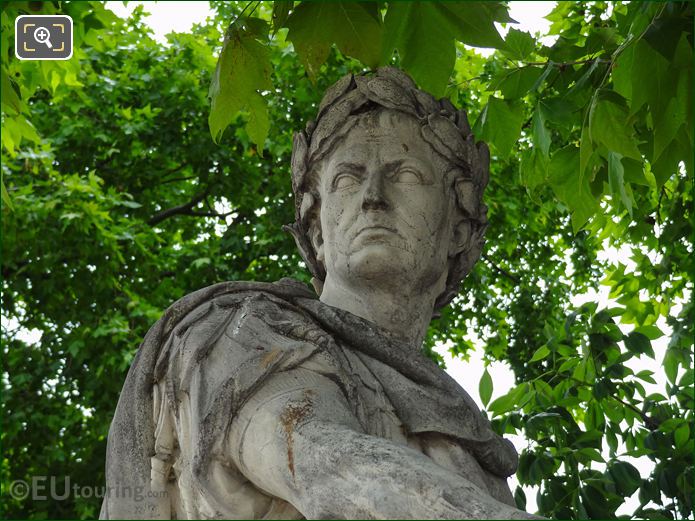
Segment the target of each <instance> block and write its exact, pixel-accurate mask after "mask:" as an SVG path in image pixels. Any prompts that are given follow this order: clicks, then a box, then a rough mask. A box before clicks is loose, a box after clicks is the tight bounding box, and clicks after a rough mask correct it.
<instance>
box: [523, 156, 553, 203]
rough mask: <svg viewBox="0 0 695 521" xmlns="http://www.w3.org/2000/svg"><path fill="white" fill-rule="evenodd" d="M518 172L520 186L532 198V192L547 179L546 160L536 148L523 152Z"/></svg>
mask: <svg viewBox="0 0 695 521" xmlns="http://www.w3.org/2000/svg"><path fill="white" fill-rule="evenodd" d="M519 172H520V174H521V184H522V185H524V186H525V187H526V188H527V189H528V190H529V193H531V194H532V197H533V190H534V189H535V188H536V187H537V186H539V185H541V184H543V183H545V182H546V179H547V177H548V158H547V157H545V156H544V155H543V154H542V153H541V151H540V150H539V149H537V148H530V149H528V150H524V151H523V153H522V155H521V161H520V162H519Z"/></svg>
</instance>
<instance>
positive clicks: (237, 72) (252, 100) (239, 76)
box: [208, 29, 272, 151]
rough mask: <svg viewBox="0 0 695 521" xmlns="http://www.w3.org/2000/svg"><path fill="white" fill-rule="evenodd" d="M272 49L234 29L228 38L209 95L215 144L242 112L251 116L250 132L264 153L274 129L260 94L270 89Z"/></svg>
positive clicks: (247, 126) (211, 128)
mask: <svg viewBox="0 0 695 521" xmlns="http://www.w3.org/2000/svg"><path fill="white" fill-rule="evenodd" d="M270 70H271V66H270V54H269V51H268V47H267V46H266V45H265V44H263V43H261V42H259V41H258V40H257V39H256V38H255V36H252V35H251V33H250V32H248V31H244V30H237V29H234V30H232V31H230V34H228V36H227V37H226V38H225V43H224V46H223V48H222V52H221V53H220V58H219V60H218V62H217V68H216V70H215V74H214V76H213V79H212V82H211V84H210V92H209V94H208V96H209V98H210V102H211V109H210V116H209V117H208V124H209V126H210V134H211V135H212V138H213V140H214V141H215V143H219V142H220V139H221V138H222V133H223V132H224V130H225V128H227V126H229V124H230V123H231V122H232V120H233V119H234V118H235V117H236V115H237V114H238V113H239V112H240V111H248V112H249V113H250V115H249V119H248V122H247V124H246V130H247V132H248V134H249V137H250V138H251V140H252V141H253V142H254V143H256V145H257V146H258V148H259V150H261V151H262V150H263V144H264V142H265V138H266V136H267V135H268V131H269V129H270V122H269V119H268V107H267V104H266V102H265V100H264V99H263V96H261V94H260V92H259V91H262V90H270V89H271V88H272V84H271V81H270Z"/></svg>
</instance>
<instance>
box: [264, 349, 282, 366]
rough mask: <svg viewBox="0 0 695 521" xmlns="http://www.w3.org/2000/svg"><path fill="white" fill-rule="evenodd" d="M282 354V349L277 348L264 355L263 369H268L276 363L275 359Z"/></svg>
mask: <svg viewBox="0 0 695 521" xmlns="http://www.w3.org/2000/svg"><path fill="white" fill-rule="evenodd" d="M281 353H282V349H279V348H277V347H276V348H275V349H272V350H271V351H270V353H268V354H266V355H264V356H263V358H261V366H262V367H263V369H265V368H267V367H268V366H269V365H270V364H272V363H273V362H274V361H275V359H276V358H277V357H278V356H280V354H281Z"/></svg>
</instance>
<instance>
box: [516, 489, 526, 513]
mask: <svg viewBox="0 0 695 521" xmlns="http://www.w3.org/2000/svg"><path fill="white" fill-rule="evenodd" d="M514 503H516V508H518V509H519V510H524V511H525V510H526V494H525V493H524V489H523V488H521V487H520V486H517V487H516V490H515V491H514Z"/></svg>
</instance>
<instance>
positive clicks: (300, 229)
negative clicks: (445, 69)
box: [285, 67, 490, 310]
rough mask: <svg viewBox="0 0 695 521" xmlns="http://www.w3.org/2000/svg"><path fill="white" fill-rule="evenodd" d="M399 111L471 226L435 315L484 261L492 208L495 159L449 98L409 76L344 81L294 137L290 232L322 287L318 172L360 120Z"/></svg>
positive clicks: (394, 72)
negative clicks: (448, 180)
mask: <svg viewBox="0 0 695 521" xmlns="http://www.w3.org/2000/svg"><path fill="white" fill-rule="evenodd" d="M382 108H385V109H387V110H392V111H396V112H402V113H405V114H408V115H409V116H411V117H414V118H415V119H416V120H417V121H418V122H419V124H420V128H421V132H422V137H423V139H424V140H425V141H426V142H427V143H428V144H429V145H430V146H431V147H432V148H433V150H435V151H436V152H437V153H438V154H439V155H440V156H442V157H443V158H444V159H445V160H446V161H447V162H448V163H449V164H450V165H451V166H452V167H453V168H454V169H455V170H456V171H457V174H456V177H455V179H454V181H453V189H454V190H455V191H456V200H457V203H458V209H459V211H461V213H462V214H463V216H464V218H465V219H466V220H467V222H468V223H469V225H470V234H469V243H468V246H467V247H466V248H464V249H463V251H461V253H459V254H457V255H456V256H455V257H453V258H451V259H450V260H449V274H448V276H447V282H446V288H445V289H444V291H443V292H442V294H440V295H439V296H438V297H437V300H436V301H435V310H436V309H439V308H441V307H443V306H446V305H447V304H448V303H449V302H451V300H452V299H453V298H454V296H456V293H458V289H459V285H460V283H461V281H462V280H463V278H464V277H465V276H466V275H467V274H468V273H469V272H470V270H471V268H472V267H473V265H474V264H475V263H476V261H477V260H478V258H479V257H480V253H481V251H482V247H483V242H484V238H483V236H484V233H485V228H486V227H487V207H486V206H485V205H484V204H483V202H482V199H483V192H484V190H485V186H486V185H487V182H488V175H489V174H488V168H489V164H490V153H489V151H488V148H487V145H486V144H485V143H483V142H482V141H480V142H478V143H476V142H475V138H474V137H473V134H472V133H471V128H470V126H469V124H468V118H467V116H466V113H465V112H464V111H463V110H458V111H457V110H456V108H455V107H454V106H453V105H452V104H451V102H450V101H449V100H448V99H441V100H439V101H437V100H435V99H434V97H432V96H431V95H430V94H428V93H426V92H423V91H421V90H419V89H418V88H417V86H416V85H415V83H414V82H413V81H412V80H411V79H410V77H409V76H408V75H406V74H405V73H404V72H402V71H400V70H398V69H395V68H392V67H382V68H380V69H378V70H377V72H376V74H375V75H373V76H354V75H351V74H350V75H347V76H344V77H343V78H341V79H340V80H338V81H337V82H336V83H335V84H334V85H333V86H332V87H330V88H329V89H328V90H327V91H326V94H325V95H324V97H323V100H322V101H321V103H320V105H319V112H318V115H317V117H316V121H310V122H309V123H308V124H307V126H306V130H304V131H299V132H297V133H296V134H295V135H294V145H293V148H292V191H293V192H294V196H295V222H294V223H292V224H290V225H288V226H286V227H285V229H286V230H287V231H289V232H290V233H291V234H292V236H293V237H294V240H295V242H296V243H297V247H298V248H299V253H300V254H301V256H302V258H303V259H304V261H305V262H306V265H307V267H308V268H309V270H310V271H311V274H312V275H313V277H314V279H316V282H317V283H318V284H315V286H316V285H318V286H319V287H320V286H321V285H322V283H323V281H324V280H325V277H326V269H325V267H324V266H323V264H322V263H321V262H319V261H318V260H317V258H316V252H315V251H314V247H313V245H312V242H311V232H312V229H313V228H314V227H315V226H319V227H320V223H319V222H316V220H317V219H318V218H319V209H320V205H321V199H320V195H319V193H318V189H317V187H316V186H315V183H313V178H314V177H315V175H314V174H315V170H314V169H315V167H316V166H317V165H318V163H319V162H320V161H321V160H322V159H323V158H324V157H326V156H327V155H328V154H329V153H330V152H331V151H332V150H333V148H334V147H335V145H336V144H337V143H339V142H340V141H341V140H342V139H343V138H344V137H345V136H346V135H347V133H348V132H349V131H350V130H351V129H352V128H353V127H354V126H355V125H356V123H357V121H358V116H359V115H360V114H363V113H365V112H369V111H375V110H382Z"/></svg>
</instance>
